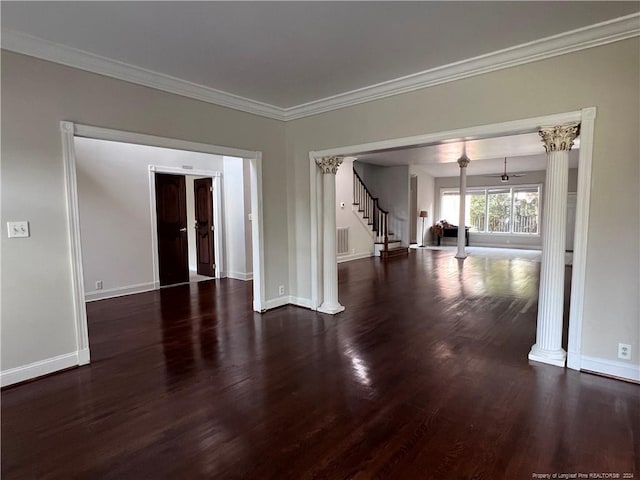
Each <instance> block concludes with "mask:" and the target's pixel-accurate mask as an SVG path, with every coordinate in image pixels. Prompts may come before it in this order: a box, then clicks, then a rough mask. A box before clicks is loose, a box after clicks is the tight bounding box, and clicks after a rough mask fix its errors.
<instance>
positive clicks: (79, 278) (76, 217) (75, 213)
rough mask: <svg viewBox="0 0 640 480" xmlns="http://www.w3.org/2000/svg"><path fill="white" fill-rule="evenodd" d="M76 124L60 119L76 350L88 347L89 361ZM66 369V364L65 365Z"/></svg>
mask: <svg viewBox="0 0 640 480" xmlns="http://www.w3.org/2000/svg"><path fill="white" fill-rule="evenodd" d="M74 131H75V128H74V124H73V123H71V122H60V132H61V135H62V157H63V162H64V172H65V178H64V184H65V193H66V200H67V222H68V224H67V226H68V229H69V250H70V251H71V282H72V284H71V288H72V296H73V310H74V311H73V316H74V320H75V321H74V324H75V331H76V350H77V351H80V350H86V352H87V355H86V362H85V363H83V365H84V364H86V363H89V328H88V324H87V306H86V304H85V292H84V273H83V270H82V244H81V241H80V210H79V207H78V181H77V175H76V150H75V145H74V141H73V136H74ZM63 368H66V367H63Z"/></svg>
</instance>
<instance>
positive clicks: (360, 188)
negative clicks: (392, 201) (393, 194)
mask: <svg viewBox="0 0 640 480" xmlns="http://www.w3.org/2000/svg"><path fill="white" fill-rule="evenodd" d="M353 205H354V206H357V209H358V212H359V213H360V214H361V215H362V218H363V219H364V220H365V221H366V223H367V225H369V226H370V227H371V230H373V232H374V244H375V245H374V246H375V252H376V254H378V252H379V255H380V258H381V259H382V260H387V259H389V258H392V257H398V256H404V255H408V254H409V249H408V248H407V247H403V246H402V242H401V241H400V240H399V239H397V238H396V236H395V234H394V233H393V232H391V231H389V212H387V211H386V210H383V209H382V208H380V203H379V202H378V199H377V198H374V196H373V195H371V192H370V191H369V189H368V188H367V186H366V185H365V184H364V182H363V181H362V179H361V178H360V175H358V172H356V169H355V168H354V169H353Z"/></svg>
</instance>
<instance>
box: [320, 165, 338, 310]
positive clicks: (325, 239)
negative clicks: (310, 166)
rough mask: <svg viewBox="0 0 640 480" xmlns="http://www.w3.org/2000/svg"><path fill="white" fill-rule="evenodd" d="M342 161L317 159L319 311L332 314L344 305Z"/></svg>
mask: <svg viewBox="0 0 640 480" xmlns="http://www.w3.org/2000/svg"><path fill="white" fill-rule="evenodd" d="M341 163H342V157H323V158H318V159H316V164H317V165H318V166H319V167H320V169H321V170H322V174H323V175H322V193H323V195H322V199H323V208H322V212H323V213H322V231H323V234H322V245H323V251H322V280H323V282H322V283H323V293H324V296H323V301H322V305H320V307H318V311H319V312H323V313H329V314H331V315H333V314H336V313H338V312H342V311H343V310H344V307H343V306H342V305H340V303H338V263H337V253H336V207H335V199H336V173H337V172H338V167H339V166H340V164H341Z"/></svg>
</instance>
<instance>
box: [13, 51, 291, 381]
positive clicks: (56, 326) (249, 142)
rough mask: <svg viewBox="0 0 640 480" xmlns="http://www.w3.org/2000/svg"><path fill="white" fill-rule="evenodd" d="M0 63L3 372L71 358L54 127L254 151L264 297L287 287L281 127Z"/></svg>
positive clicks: (109, 81)
mask: <svg viewBox="0 0 640 480" xmlns="http://www.w3.org/2000/svg"><path fill="white" fill-rule="evenodd" d="M0 59H1V62H2V65H1V69H0V70H1V71H0V75H1V78H0V85H1V88H2V104H1V109H2V112H1V114H2V131H1V135H2V138H1V144H2V145H1V152H0V154H1V156H2V179H1V182H2V183H1V186H0V195H1V210H0V216H1V222H0V223H1V224H2V232H0V233H2V235H1V236H2V239H1V254H2V277H3V278H2V284H1V291H0V294H1V296H2V305H1V307H0V308H1V310H0V312H1V313H0V314H1V320H0V328H1V329H2V339H1V342H2V352H1V356H0V362H1V365H2V367H1V368H2V371H3V372H5V371H7V370H12V369H17V368H23V367H24V368H26V370H24V371H30V370H29V369H30V368H31V365H36V364H37V363H36V362H41V361H45V362H46V361H50V360H51V359H54V358H61V356H62V357H64V358H72V357H73V356H74V355H75V352H76V351H77V345H76V334H75V323H74V318H75V317H74V303H73V296H72V272H71V249H70V244H69V235H68V223H67V214H66V208H67V203H66V199H65V188H64V166H63V161H62V147H61V137H60V127H59V122H60V121H62V120H68V121H74V122H77V123H81V124H85V125H94V126H99V127H105V128H112V129H118V130H125V131H131V132H139V133H145V134H149V135H157V136H161V137H168V138H176V139H180V140H186V141H193V142H201V143H207V144H213V145H225V146H230V147H236V148H240V149H244V150H254V151H261V152H262V164H263V199H264V204H263V220H264V248H265V252H264V261H265V289H266V292H265V293H266V295H265V296H266V299H265V300H267V301H268V300H270V299H273V298H276V297H278V296H279V295H278V285H281V284H284V285H287V286H288V275H289V265H288V255H287V251H288V237H287V197H286V195H287V189H286V188H285V187H284V186H283V183H284V182H286V178H287V172H286V163H285V140H284V135H285V126H284V123H283V122H279V121H276V120H271V119H267V118H262V117H257V116H255V115H251V114H248V113H244V112H239V111H236V110H232V109H229V108H224V107H219V106H216V105H212V104H209V103H205V102H201V101H198V100H193V99H188V98H185V97H181V96H179V95H174V94H170V93H166V92H161V91H158V90H154V89H152V88H148V87H143V86H140V85H134V84H132V83H128V82H124V81H120V80H116V79H113V78H108V77H104V76H101V75H96V74H92V73H89V72H84V71H81V70H77V69H74V68H70V67H65V66H62V65H58V64H54V63H51V62H47V61H43V60H38V59H35V58H32V57H28V56H25V55H19V54H15V53H11V52H6V51H4V50H3V51H2V53H1V57H0ZM27 188H29V189H30V190H31V191H36V192H37V194H34V195H25V189H27ZM9 220H28V221H29V222H30V225H31V237H30V238H27V239H22V240H20V239H17V240H16V239H7V238H6V230H5V228H6V222H7V221H9ZM43 266H44V267H43ZM8 272H12V273H11V276H10V277H9V276H8ZM34 292H36V293H37V301H34V294H36V293H34ZM56 365H58V364H56ZM21 371H23V370H21Z"/></svg>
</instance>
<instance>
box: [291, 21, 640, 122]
mask: <svg viewBox="0 0 640 480" xmlns="http://www.w3.org/2000/svg"><path fill="white" fill-rule="evenodd" d="M638 19H640V13H633V14H631V15H627V16H624V17H620V18H614V19H612V20H608V21H606V22H601V23H596V24H594V25H589V26H586V27H582V28H578V29H576V30H571V31H568V32H564V33H560V34H558V35H553V36H551V37H546V38H542V39H539V40H534V41H533V42H528V43H523V44H521V45H516V46H514V47H510V48H505V49H503V50H498V51H496V52H491V53H488V54H485V55H480V56H478V57H473V58H468V59H466V60H462V61H459V62H454V63H450V64H448V65H443V66H440V67H436V68H431V69H429V70H425V71H422V72H418V73H414V74H411V75H407V76H405V77H400V78H395V79H393V80H389V81H387V82H382V83H378V84H376V85H370V86H367V87H363V88H359V89H356V90H352V91H350V92H345V93H340V94H338V95H333V96H331V97H327V98H322V99H320V100H315V101H312V102H308V103H305V104H302V105H296V106H295V107H291V108H287V109H285V119H286V120H295V119H296V118H302V117H308V116H310V115H316V114H318V113H323V112H328V111H331V110H336V109H338V108H344V107H349V106H352V105H357V104H359V103H364V102H370V101H372V100H378V99H381V98H386V97H390V96H393V95H398V94H400V93H406V92H412V91H414V90H419V89H421V88H426V87H432V86H434V85H440V84H443V83H448V82H453V81H456V80H461V79H463V78H469V77H473V76H476V75H482V74H485V73H489V72H494V71H496V70H503V69H505V68H510V67H515V66H518V65H524V64H526V63H531V62H537V61H539V60H544V59H547V58H552V57H556V56H558V55H564V54H566V53H572V52H577V51H580V50H584V49H587V48H592V47H598V46H600V45H606V44H608V43H612V42H617V41H620V40H625V39H627V38H632V37H636V36H638V35H640V27H639V26H638Z"/></svg>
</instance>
